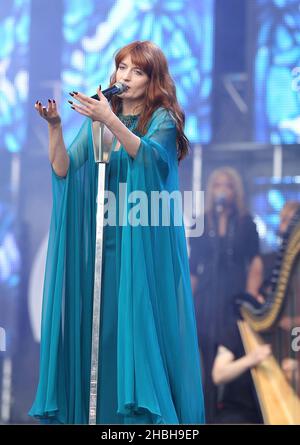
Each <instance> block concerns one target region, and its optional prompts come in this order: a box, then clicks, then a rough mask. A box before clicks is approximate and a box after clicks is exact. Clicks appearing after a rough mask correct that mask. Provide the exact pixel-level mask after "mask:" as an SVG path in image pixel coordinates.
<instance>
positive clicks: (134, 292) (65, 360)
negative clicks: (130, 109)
mask: <svg viewBox="0 0 300 445" xmlns="http://www.w3.org/2000/svg"><path fill="white" fill-rule="evenodd" d="M122 118H123V116H122V115H120V119H121V120H122ZM137 121H138V116H136V117H132V119H131V125H130V126H129V128H130V129H131V130H132V131H134V132H135V133H136V134H138V132H137V130H136V125H137ZM91 125H92V122H91V120H90V119H86V120H85V121H84V123H83V125H82V127H81V129H80V131H79V133H78V135H77V136H76V138H75V140H74V141H73V143H72V145H71V146H70V147H69V149H68V153H69V156H70V167H69V170H68V173H67V176H66V177H65V178H60V177H58V176H57V175H56V174H55V172H54V170H52V189H53V210H52V217H51V225H50V234H49V244H48V253H47V262H46V270H45V281H44V295H43V313H42V340H41V357H40V377H39V384H38V388H37V394H36V398H35V401H34V404H33V406H32V408H31V410H30V413H29V414H30V415H32V416H35V417H37V418H40V419H42V421H44V422H49V423H52V422H53V423H71V424H73V423H87V422H88V405H89V377H90V375H89V373H90V352H91V351H90V347H91V327H92V297H93V283H94V259H95V258H94V247H95V220H96V193H97V168H98V167H97V165H96V164H95V162H94V155H93V146H92V130H91ZM139 136H140V137H141V143H140V147H139V151H138V154H137V156H136V157H135V158H134V159H133V158H131V157H130V156H129V155H128V154H127V152H126V150H125V149H124V148H123V147H121V148H120V149H119V150H118V151H115V150H114V151H113V152H112V156H111V160H110V163H109V164H108V166H107V170H106V178H105V181H106V190H108V191H110V192H113V194H109V196H108V199H107V202H106V210H107V213H106V217H108V215H109V214H110V210H111V209H112V208H113V206H114V205H115V204H116V222H117V224H116V225H113V224H112V223H111V221H110V225H109V224H108V225H106V226H105V227H104V253H103V256H104V259H103V270H102V276H103V278H102V303H101V328H100V358H99V388H98V413H97V423H100V424H104V423H107V424H114V423H121V424H126V423H145V424H155V423H158V424H184V423H203V422H204V408H203V396H202V386H201V369H200V361H199V350H198V342H197V334H196V322H195V314H194V307H193V300H192V293H191V287H190V277H189V265H188V257H187V248H186V240H185V234H184V227H183V225H182V224H181V225H180V226H176V225H175V224H174V208H173V207H172V206H171V212H170V213H171V218H170V224H169V225H165V226H164V225H162V223H161V217H159V215H158V224H156V225H152V226H151V225H150V218H151V205H150V203H151V199H150V198H151V196H150V192H151V191H158V192H162V191H166V192H173V191H177V190H178V188H179V185H178V162H177V153H176V127H175V123H174V120H173V119H172V117H171V115H170V113H169V112H168V111H167V110H166V109H163V108H159V109H157V110H156V111H155V112H154V113H153V115H152V118H151V120H150V122H149V124H148V130H147V133H146V134H145V136H142V135H139ZM115 142H116V141H114V145H115ZM121 183H123V184H126V189H124V188H123V190H125V193H123V192H122V191H121V189H120V188H119V185H120V184H121ZM137 191H141V192H144V196H147V197H148V198H149V199H148V204H147V207H148V210H149V211H148V212H143V216H141V215H138V214H137V213H136V209H137V203H138V202H139V201H138V200H137V201H135V199H136V198H134V195H133V192H137ZM132 197H133V199H132ZM130 198H131V200H132V202H130ZM120 203H121V205H120ZM134 213H135V216H136V217H137V218H138V217H139V216H140V217H141V221H143V222H142V224H139V225H136V224H130V223H127V224H124V221H126V218H127V220H128V215H131V216H132V215H133V214H134ZM147 213H148V215H147ZM143 218H146V219H143ZM121 221H123V223H121ZM132 222H134V221H133V220H132ZM147 223H148V224H147Z"/></svg>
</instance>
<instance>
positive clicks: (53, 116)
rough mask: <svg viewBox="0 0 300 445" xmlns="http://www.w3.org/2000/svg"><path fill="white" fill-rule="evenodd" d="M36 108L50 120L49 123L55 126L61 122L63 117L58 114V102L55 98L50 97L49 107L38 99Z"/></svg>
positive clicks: (43, 116) (42, 115)
mask: <svg viewBox="0 0 300 445" xmlns="http://www.w3.org/2000/svg"><path fill="white" fill-rule="evenodd" d="M34 108H35V109H36V110H37V112H38V113H39V115H40V116H41V117H42V118H44V119H45V120H46V121H47V122H48V124H49V125H51V126H55V125H58V124H60V123H61V118H60V115H59V114H58V111H57V106H56V102H55V100H54V99H53V100H50V99H48V108H46V107H45V106H44V105H43V104H42V103H41V102H39V101H38V100H37V101H36V103H35V105H34Z"/></svg>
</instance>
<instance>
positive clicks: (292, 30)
mask: <svg viewBox="0 0 300 445" xmlns="http://www.w3.org/2000/svg"><path fill="white" fill-rule="evenodd" d="M255 8H256V9H255V16H256V20H257V24H256V25H257V39H256V48H255V57H256V60H255V90H256V91H255V107H254V110H255V132H256V135H255V136H256V140H257V141H259V142H267V143H269V142H270V143H273V144H277V143H283V144H293V143H299V142H300V68H299V67H300V8H299V0H256V4H255Z"/></svg>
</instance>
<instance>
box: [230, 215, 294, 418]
mask: <svg viewBox="0 0 300 445" xmlns="http://www.w3.org/2000/svg"><path fill="white" fill-rule="evenodd" d="M265 295H266V300H265V303H264V304H262V305H260V306H259V307H257V306H256V305H253V304H252V303H250V302H247V301H241V300H240V301H238V304H239V305H240V313H241V316H242V319H243V321H239V322H238V327H239V330H240V334H241V338H242V342H243V345H244V348H245V352H246V353H248V352H250V351H252V350H253V349H254V348H255V347H256V346H257V345H258V344H262V343H263V342H267V343H269V344H271V346H272V353H273V355H271V356H270V357H268V358H267V359H266V360H265V361H264V362H262V363H261V364H260V365H258V366H257V367H255V368H253V369H252V370H251V373H252V378H253V381H254V385H255V389H256V392H257V396H258V400H259V404H260V408H261V411H262V415H263V419H264V423H265V424H269V425H297V424H300V366H299V365H300V363H299V356H300V352H299V351H300V210H298V211H297V212H296V214H295V216H294V217H293V219H292V221H291V223H290V225H289V227H288V230H287V232H286V234H285V235H284V237H283V240H282V244H281V248H280V250H279V252H278V255H277V259H276V263H275V266H274V269H273V271H272V277H271V280H270V283H269V286H268V289H267V291H266V293H265ZM286 364H289V367H290V369H289V370H288V372H287V369H285V372H284V371H283V369H284V367H285V365H286Z"/></svg>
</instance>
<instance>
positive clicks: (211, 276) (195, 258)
mask: <svg viewBox="0 0 300 445" xmlns="http://www.w3.org/2000/svg"><path fill="white" fill-rule="evenodd" d="M204 218H205V219H204V233H203V235H202V236H201V237H198V238H191V243H190V270H191V282H192V288H193V294H194V304H195V313H196V319H197V330H198V341H199V349H200V353H201V356H202V364H203V383H204V399H205V409H206V419H207V422H208V423H213V422H214V414H215V410H216V403H217V388H216V386H215V385H214V383H213V381H212V378H211V373H212V366H213V362H214V358H215V353H216V351H215V345H216V342H217V341H218V339H219V334H220V332H219V328H220V327H222V329H224V326H225V325H226V324H227V323H229V322H230V315H229V311H228V307H229V306H230V304H231V303H232V300H233V297H234V296H235V295H237V294H240V293H242V292H244V291H246V290H247V291H248V292H249V293H250V294H252V295H257V294H258V287H259V285H260V283H261V276H259V277H257V276H256V275H257V274H256V261H257V259H258V258H259V257H258V254H259V239H258V233H257V230H256V225H255V223H254V221H253V219H252V218H251V216H250V215H249V213H247V211H246V209H245V207H244V196H243V186H242V181H241V179H240V177H239V175H238V173H237V172H236V171H235V170H234V169H232V168H230V167H224V168H221V169H218V170H215V171H214V172H213V173H212V175H211V176H210V178H209V182H208V187H207V191H206V213H205V217H204Z"/></svg>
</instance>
